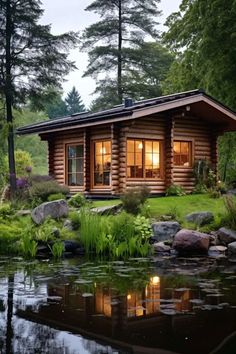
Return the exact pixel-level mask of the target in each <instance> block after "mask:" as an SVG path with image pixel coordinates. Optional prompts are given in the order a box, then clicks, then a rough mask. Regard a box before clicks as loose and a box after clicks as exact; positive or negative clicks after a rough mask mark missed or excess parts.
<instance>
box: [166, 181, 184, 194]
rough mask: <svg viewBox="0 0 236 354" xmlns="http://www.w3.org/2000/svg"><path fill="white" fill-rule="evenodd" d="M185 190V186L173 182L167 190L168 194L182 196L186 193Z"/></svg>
mask: <svg viewBox="0 0 236 354" xmlns="http://www.w3.org/2000/svg"><path fill="white" fill-rule="evenodd" d="M185 194H186V193H185V191H184V188H183V187H182V186H180V185H178V184H172V185H171V186H169V187H168V188H167V190H166V196H167V197H169V196H174V195H175V196H178V197H181V196H183V195H185Z"/></svg>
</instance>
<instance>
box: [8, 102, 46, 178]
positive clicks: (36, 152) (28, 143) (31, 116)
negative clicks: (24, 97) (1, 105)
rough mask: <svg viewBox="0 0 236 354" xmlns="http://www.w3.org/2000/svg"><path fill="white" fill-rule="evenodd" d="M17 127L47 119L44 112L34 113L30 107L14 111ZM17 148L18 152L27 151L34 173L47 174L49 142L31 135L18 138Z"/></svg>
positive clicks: (16, 140)
mask: <svg viewBox="0 0 236 354" xmlns="http://www.w3.org/2000/svg"><path fill="white" fill-rule="evenodd" d="M14 118H15V127H16V128H18V127H22V126H24V125H28V124H33V123H37V122H42V121H44V120H46V119H47V117H46V114H44V113H42V112H32V111H31V110H30V109H29V108H28V107H24V108H22V109H20V110H16V109H15V110H14ZM15 147H16V149H17V150H24V151H27V152H28V153H29V154H30V156H31V159H32V164H31V166H33V167H34V168H33V172H34V173H35V174H37V173H41V174H44V173H47V142H46V141H41V139H40V137H39V136H37V135H35V134H31V135H27V136H18V135H17V136H16V138H15Z"/></svg>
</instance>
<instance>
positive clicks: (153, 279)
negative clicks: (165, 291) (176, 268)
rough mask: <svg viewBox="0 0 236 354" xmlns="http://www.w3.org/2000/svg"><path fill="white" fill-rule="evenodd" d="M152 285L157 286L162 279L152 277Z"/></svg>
mask: <svg viewBox="0 0 236 354" xmlns="http://www.w3.org/2000/svg"><path fill="white" fill-rule="evenodd" d="M150 283H151V284H152V285H157V284H159V283H160V278H159V277H158V276H155V277H152V278H150Z"/></svg>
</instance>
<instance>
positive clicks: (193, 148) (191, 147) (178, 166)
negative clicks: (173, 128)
mask: <svg viewBox="0 0 236 354" xmlns="http://www.w3.org/2000/svg"><path fill="white" fill-rule="evenodd" d="M175 142H182V143H184V142H186V143H191V145H190V153H189V156H190V164H189V166H183V165H175V163H174V162H173V166H174V169H176V168H186V169H192V168H193V164H194V157H195V139H194V138H187V139H186V138H185V137H177V138H175V136H174V139H173V157H174V143H175Z"/></svg>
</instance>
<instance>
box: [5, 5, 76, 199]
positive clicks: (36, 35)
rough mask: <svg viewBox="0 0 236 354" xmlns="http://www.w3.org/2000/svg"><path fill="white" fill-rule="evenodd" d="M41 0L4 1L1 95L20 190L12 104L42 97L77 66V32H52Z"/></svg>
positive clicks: (13, 186)
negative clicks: (73, 53) (72, 52)
mask: <svg viewBox="0 0 236 354" xmlns="http://www.w3.org/2000/svg"><path fill="white" fill-rule="evenodd" d="M42 14H43V10H42V8H41V1H39V0H0V68H1V70H0V95H1V97H2V98H3V100H4V102H5V105H6V121H7V123H8V156H9V170H10V185H11V190H12V193H13V194H14V192H15V189H16V176H15V159H14V131H13V113H12V107H13V106H14V105H16V104H17V103H18V102H20V103H22V102H23V101H24V100H25V99H26V97H28V96H30V95H33V96H34V97H35V96H38V95H40V94H42V91H43V89H44V88H45V87H47V86H59V85H60V82H61V80H62V77H63V75H65V74H67V73H68V72H69V71H70V70H71V69H72V68H73V67H74V65H73V63H72V62H70V61H68V60H67V54H68V49H69V48H70V47H74V46H75V44H76V42H77V35H76V34H75V33H72V32H69V33H65V34H62V35H58V36H55V35H52V34H51V32H50V26H45V25H41V24H39V22H38V21H39V19H40V17H41V15H42Z"/></svg>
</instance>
